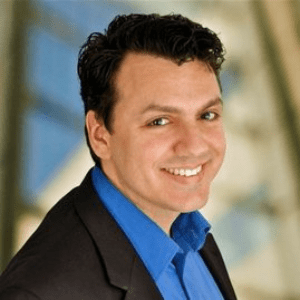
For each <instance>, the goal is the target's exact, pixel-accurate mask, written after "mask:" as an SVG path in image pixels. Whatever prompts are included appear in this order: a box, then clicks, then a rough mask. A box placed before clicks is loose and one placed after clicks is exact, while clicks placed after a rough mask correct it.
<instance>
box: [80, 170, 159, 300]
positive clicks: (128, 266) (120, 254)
mask: <svg viewBox="0 0 300 300" xmlns="http://www.w3.org/2000/svg"><path fill="white" fill-rule="evenodd" d="M75 207H76V209H77V212H78V214H79V216H80V217H81V219H82V221H83V222H84V224H85V226H86V227H87V229H88V231H89V233H90V234H91V236H92V238H93V239H94V241H95V244H96V246H97V248H98V250H99V251H100V253H101V257H102V258H103V261H104V264H105V267H106V271H107V274H108V277H109V281H110V283H111V284H112V285H114V286H116V287H118V288H120V289H123V290H124V292H125V291H126V297H125V299H126V300H138V299H144V300H156V299H162V297H161V295H160V293H159V291H158V289H157V287H156V285H155V283H154V282H153V280H152V278H151V276H150V275H149V274H148V272H147V270H146V268H145V266H144V264H143V263H142V261H141V260H140V259H139V257H138V256H137V254H136V252H135V250H134V248H133V247H132V246H131V244H130V243H129V241H128V239H127V238H126V236H125V235H124V233H123V232H122V230H121V229H120V228H119V227H118V225H117V223H116V222H115V221H114V219H113V218H112V217H111V216H110V214H109V213H108V212H107V210H106V209H105V208H104V207H103V205H102V203H101V202H100V201H99V200H98V196H97V195H96V193H95V192H94V190H93V187H92V182H91V176H90V174H88V175H87V176H86V178H85V180H84V181H83V183H82V184H81V186H80V189H79V195H78V198H77V199H76V201H75Z"/></svg>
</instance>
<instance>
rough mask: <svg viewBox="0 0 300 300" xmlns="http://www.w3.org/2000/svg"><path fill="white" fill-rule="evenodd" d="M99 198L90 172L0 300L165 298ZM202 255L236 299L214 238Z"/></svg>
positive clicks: (31, 243) (41, 231) (12, 267)
mask: <svg viewBox="0 0 300 300" xmlns="http://www.w3.org/2000/svg"><path fill="white" fill-rule="evenodd" d="M97 197H98V196H97V194H96V193H95V191H94V189H93V186H92V181H91V175H90V173H89V174H88V175H87V176H86V178H85V179H84V181H83V182H82V184H81V185H80V186H79V187H77V188H75V189H74V190H72V191H71V192H70V193H69V194H67V195H66V196H65V197H64V198H62V199H61V200H60V201H59V202H58V203H57V204H56V205H55V206H54V207H53V208H52V209H51V210H50V212H49V213H48V214H47V216H46V217H45V219H44V221H43V222H42V223H41V225H40V226H39V228H38V229H37V231H36V232H35V233H34V234H33V235H32V236H31V238H30V239H29V240H28V241H27V243H26V244H25V245H24V247H23V248H22V249H21V250H20V251H19V253H18V254H17V255H16V256H15V257H14V258H13V260H12V261H11V262H10V264H9V265H8V267H7V268H6V270H5V271H4V272H3V274H2V275H1V277H0V300H12V299H14V300H25V299H26V300H85V299H86V300H96V299H97V300H99V299H104V300H117V299H118V300H119V299H120V300H121V299H125V300H156V299H162V296H161V294H160V292H159V291H158V289H157V287H156V285H155V283H154V282H153V280H152V278H151V276H150V275H149V273H148V272H147V270H146V268H145V266H144V265H143V263H142V261H141V260H140V258H139V257H138V256H137V254H136V252H135V250H134V248H133V247H132V246H131V244H130V242H129V241H128V239H127V238H126V236H125V235H124V233H123V232H122V231H121V229H120V228H119V227H118V225H117V224H116V222H115V221H114V219H113V218H112V217H111V216H110V214H109V213H108V212H107V210H106V209H105V208H104V207H103V205H102V204H101V202H100V201H99V200H98V198H97ZM201 255H202V257H203V258H204V261H205V262H206V264H207V266H208V268H209V269H210V271H211V273H212V274H213V277H214V278H215V280H216V283H217V284H218V286H219V288H220V290H221V292H222V294H223V296H224V298H225V299H228V300H234V299H236V297H235V294H234V291H233V288H232V286H231V283H230V280H229V277H228V274H227V271H226V269H225V265H224V263H223V260H222V257H221V254H220V252H219V250H218V248H217V246H216V244H215V242H214V240H213V237H212V235H210V234H209V235H208V237H207V240H206V243H205V246H204V247H203V249H202V250H201ZM199 284H201V282H199Z"/></svg>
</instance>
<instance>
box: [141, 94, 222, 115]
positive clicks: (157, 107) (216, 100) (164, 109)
mask: <svg viewBox="0 0 300 300" xmlns="http://www.w3.org/2000/svg"><path fill="white" fill-rule="evenodd" d="M218 104H221V105H222V106H223V100H222V99H221V98H220V97H217V98H214V99H211V100H210V101H209V102H208V103H206V104H205V105H204V106H203V107H201V109H200V110H205V109H207V108H209V107H212V106H214V105H218ZM149 111H158V112H166V113H176V114H180V113H181V112H182V111H181V109H179V108H177V107H174V106H167V105H166V106H164V105H157V104H149V105H148V106H147V107H146V108H145V109H143V111H142V112H141V115H143V114H145V113H147V112H149Z"/></svg>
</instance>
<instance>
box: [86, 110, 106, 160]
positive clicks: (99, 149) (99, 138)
mask: <svg viewBox="0 0 300 300" xmlns="http://www.w3.org/2000/svg"><path fill="white" fill-rule="evenodd" d="M85 122H86V123H85V124H86V128H87V132H88V137H89V141H90V145H91V147H92V149H93V151H94V152H95V154H96V155H97V156H98V157H99V158H100V159H109V158H110V143H109V142H110V136H111V134H110V133H109V131H108V130H107V129H106V127H105V125H104V123H103V121H102V120H98V119H97V117H96V113H95V111H93V110H90V111H88V113H87V115H86V118H85Z"/></svg>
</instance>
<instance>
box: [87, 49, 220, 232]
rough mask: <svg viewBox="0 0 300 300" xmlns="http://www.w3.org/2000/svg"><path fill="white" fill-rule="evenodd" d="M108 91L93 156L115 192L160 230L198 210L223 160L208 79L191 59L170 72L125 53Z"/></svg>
mask: <svg viewBox="0 0 300 300" xmlns="http://www.w3.org/2000/svg"><path fill="white" fill-rule="evenodd" d="M116 89H117V95H118V100H117V104H116V106H115V108H114V112H113V124H112V128H113V132H112V134H109V133H108V132H107V131H106V133H105V136H106V138H105V141H106V142H105V150H102V152H101V153H100V152H99V151H98V152H97V147H94V151H95V152H96V153H97V154H98V155H99V157H100V158H101V163H102V168H103V171H104V173H105V174H106V175H107V177H108V178H109V179H110V180H111V181H112V182H113V183H114V184H115V185H116V186H117V187H118V188H119V190H121V191H122V192H123V193H124V194H125V195H126V196H127V197H128V198H129V199H130V200H131V201H132V202H133V203H135V204H136V205H137V206H138V207H139V208H140V209H141V210H142V211H144V213H146V214H147V215H148V216H149V217H150V218H152V219H153V220H154V221H155V222H156V223H157V224H158V225H160V226H161V227H162V228H163V229H165V231H168V230H169V228H170V226H171V223H172V222H173V221H174V219H175V218H176V217H177V216H178V215H179V214H180V213H181V212H189V211H194V210H196V209H200V208H201V207H203V206H204V205H205V204H206V202H207V199H208V195H209V188H210V184H211V182H212V180H213V179H214V177H215V175H216V174H217V172H218V170H219V168H220V166H221V164H222V161H223V156H224V152H225V138H224V133H223V127H222V103H221V99H220V98H221V95H220V89H219V86H218V82H217V79H216V76H215V74H214V73H213V72H212V71H211V70H210V69H209V67H208V66H207V65H206V64H204V63H203V62H200V61H198V60H194V61H189V62H186V63H184V64H182V65H180V66H178V65H177V64H176V63H174V62H173V61H171V60H168V59H165V58H160V57H154V56H150V55H143V54H134V53H130V54H128V55H127V56H126V58H125V60H124V61H123V62H122V65H121V68H120V70H119V71H118V73H117V76H116ZM99 140H100V139H99ZM92 144H93V143H92ZM95 148H96V149H95ZM101 149H103V147H102V148H101ZM103 153H105V155H103Z"/></svg>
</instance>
